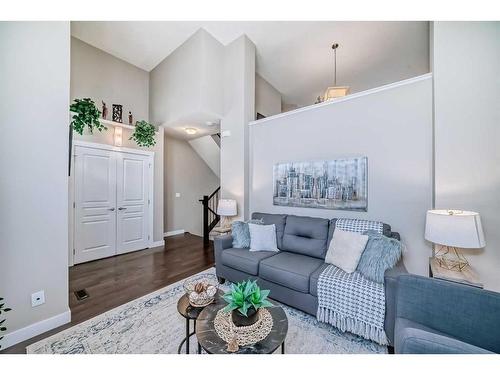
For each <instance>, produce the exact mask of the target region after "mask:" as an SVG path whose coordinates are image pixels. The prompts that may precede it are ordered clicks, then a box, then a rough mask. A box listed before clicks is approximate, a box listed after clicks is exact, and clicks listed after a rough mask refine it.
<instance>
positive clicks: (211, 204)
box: [200, 186, 220, 245]
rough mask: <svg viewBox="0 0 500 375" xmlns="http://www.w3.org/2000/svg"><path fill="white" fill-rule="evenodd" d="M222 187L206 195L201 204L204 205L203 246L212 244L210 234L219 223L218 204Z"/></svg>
mask: <svg viewBox="0 0 500 375" xmlns="http://www.w3.org/2000/svg"><path fill="white" fill-rule="evenodd" d="M219 193H220V186H219V187H218V188H217V189H215V191H214V192H213V193H212V194H210V195H204V196H203V199H200V202H201V203H202V204H203V244H204V245H209V244H210V236H209V235H210V232H211V231H212V229H214V227H215V226H216V225H217V223H219V221H220V216H219V215H217V204H218V202H219V195H220V194H219Z"/></svg>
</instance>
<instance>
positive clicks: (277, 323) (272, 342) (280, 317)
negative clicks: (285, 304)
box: [195, 301, 288, 354]
mask: <svg viewBox="0 0 500 375" xmlns="http://www.w3.org/2000/svg"><path fill="white" fill-rule="evenodd" d="M224 306H225V304H224V301H222V302H219V303H215V304H212V305H208V306H207V307H205V308H204V309H203V310H202V311H201V313H200V314H199V315H198V319H197V325H196V328H195V331H196V337H197V338H198V345H201V346H202V347H203V349H205V351H206V352H207V353H209V354H229V352H228V351H227V343H226V342H225V341H224V340H222V339H221V338H220V337H219V335H218V334H217V332H216V331H215V328H214V319H215V316H216V315H217V311H219V310H220V309H222V308H224ZM266 309H267V310H268V311H269V312H270V313H271V316H272V317H273V328H272V330H271V332H270V333H269V335H268V336H267V337H266V338H265V339H264V340H262V341H259V342H258V343H255V344H253V345H247V346H242V347H240V348H239V350H238V351H237V352H235V354H271V353H274V352H275V351H276V349H278V348H279V347H280V346H281V353H282V354H285V338H286V334H287V332H288V319H287V317H286V314H285V311H284V310H283V309H282V308H281V307H279V306H276V305H275V306H273V307H266ZM231 354H232V353H231Z"/></svg>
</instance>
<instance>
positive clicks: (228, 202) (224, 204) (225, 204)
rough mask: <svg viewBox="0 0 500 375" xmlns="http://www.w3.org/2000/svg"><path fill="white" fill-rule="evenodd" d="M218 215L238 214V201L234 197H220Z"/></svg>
mask: <svg viewBox="0 0 500 375" xmlns="http://www.w3.org/2000/svg"><path fill="white" fill-rule="evenodd" d="M217 215H219V216H236V215H237V211H236V201H235V200H234V199H219V204H218V205H217Z"/></svg>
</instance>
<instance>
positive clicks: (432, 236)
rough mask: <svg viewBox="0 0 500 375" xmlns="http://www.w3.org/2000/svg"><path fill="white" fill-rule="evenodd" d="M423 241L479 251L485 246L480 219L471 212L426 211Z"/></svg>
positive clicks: (476, 214) (475, 213)
mask: <svg viewBox="0 0 500 375" xmlns="http://www.w3.org/2000/svg"><path fill="white" fill-rule="evenodd" d="M425 239H426V240H427V241H430V242H434V243H435V244H438V245H444V246H453V247H459V248H462V249H480V248H483V247H485V246H486V241H485V240H484V233H483V227H482V225H481V218H480V217H479V214H478V213H477V212H471V211H459V210H430V211H427V217H426V220H425Z"/></svg>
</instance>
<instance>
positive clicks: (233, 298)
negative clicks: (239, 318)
mask: <svg viewBox="0 0 500 375" xmlns="http://www.w3.org/2000/svg"><path fill="white" fill-rule="evenodd" d="M268 296H269V290H261V289H260V287H259V286H258V285H257V281H255V280H253V281H252V280H246V281H243V282H241V283H237V284H231V290H230V291H229V292H227V293H226V294H224V296H223V298H224V301H226V302H227V303H228V304H227V306H226V307H225V308H224V311H233V310H238V311H239V312H240V313H241V314H242V315H244V316H248V310H249V309H250V308H251V307H253V308H254V309H255V310H256V311H257V310H258V309H259V308H261V307H271V306H273V304H272V303H271V302H269V300H268V299H267V297H268Z"/></svg>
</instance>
